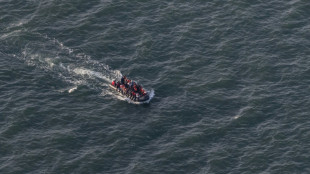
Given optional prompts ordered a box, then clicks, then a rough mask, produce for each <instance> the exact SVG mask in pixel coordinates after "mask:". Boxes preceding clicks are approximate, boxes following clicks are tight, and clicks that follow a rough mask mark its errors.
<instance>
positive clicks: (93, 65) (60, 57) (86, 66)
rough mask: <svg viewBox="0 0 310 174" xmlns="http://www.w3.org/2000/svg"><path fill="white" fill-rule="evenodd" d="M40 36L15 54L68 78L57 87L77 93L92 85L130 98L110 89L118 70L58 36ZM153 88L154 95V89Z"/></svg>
mask: <svg viewBox="0 0 310 174" xmlns="http://www.w3.org/2000/svg"><path fill="white" fill-rule="evenodd" d="M37 38H39V39H38V40H36V41H30V42H28V43H27V44H26V45H25V47H24V48H22V50H21V52H20V53H18V54H13V56H14V57H17V58H19V59H22V60H23V61H24V62H25V63H26V64H27V65H29V66H33V67H35V68H38V69H41V70H44V71H45V72H47V73H49V75H52V76H53V77H55V78H57V79H61V80H62V81H63V82H65V83H64V84H65V85H64V87H62V89H60V90H57V91H59V92H66V93H74V92H76V91H78V89H79V87H80V86H87V87H88V88H89V89H92V90H96V91H98V92H100V94H101V96H106V95H109V96H112V97H115V98H118V99H120V100H125V101H128V100H126V99H122V98H119V96H118V95H117V94H115V93H113V92H110V91H111V89H110V88H109V84H110V83H111V82H112V80H113V79H119V78H120V77H122V73H121V72H120V71H119V70H112V69H110V67H109V66H108V65H106V64H104V63H101V62H99V61H97V60H93V59H92V58H91V57H90V56H88V55H86V54H84V53H81V52H80V50H74V49H71V48H69V47H66V46H64V44H63V43H62V42H60V41H58V40H57V39H53V38H49V37H48V36H42V35H41V34H37ZM150 92H152V97H153V96H154V91H153V90H151V91H150ZM152 97H150V99H151V98H152ZM128 102H129V103H131V102H130V101H128Z"/></svg>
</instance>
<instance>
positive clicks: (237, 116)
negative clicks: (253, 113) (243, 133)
mask: <svg viewBox="0 0 310 174" xmlns="http://www.w3.org/2000/svg"><path fill="white" fill-rule="evenodd" d="M251 108H252V107H250V106H246V107H243V108H241V109H240V110H239V111H238V113H237V115H235V116H234V117H233V119H238V118H240V117H242V116H243V115H244V112H246V111H247V110H249V109H251Z"/></svg>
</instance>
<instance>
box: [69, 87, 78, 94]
mask: <svg viewBox="0 0 310 174" xmlns="http://www.w3.org/2000/svg"><path fill="white" fill-rule="evenodd" d="M76 89H77V86H75V87H73V88H71V89H69V90H68V93H72V92H74V91H75V90H76Z"/></svg>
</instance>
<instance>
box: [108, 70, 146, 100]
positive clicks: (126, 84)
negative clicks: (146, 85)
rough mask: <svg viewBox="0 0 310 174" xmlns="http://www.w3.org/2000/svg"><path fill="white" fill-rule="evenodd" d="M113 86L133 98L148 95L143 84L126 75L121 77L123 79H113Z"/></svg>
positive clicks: (137, 98) (136, 98)
mask: <svg viewBox="0 0 310 174" xmlns="http://www.w3.org/2000/svg"><path fill="white" fill-rule="evenodd" d="M112 86H114V87H116V89H117V90H118V91H119V92H121V93H122V94H124V95H126V96H128V97H129V98H130V99H132V100H135V101H136V100H139V98H140V97H142V96H145V95H147V94H146V92H145V91H144V89H143V88H142V86H141V85H139V84H137V83H136V82H134V81H132V80H130V79H128V78H127V77H126V76H123V77H122V78H121V81H117V82H116V81H115V80H113V81H112Z"/></svg>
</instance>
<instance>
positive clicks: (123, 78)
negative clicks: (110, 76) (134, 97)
mask: <svg viewBox="0 0 310 174" xmlns="http://www.w3.org/2000/svg"><path fill="white" fill-rule="evenodd" d="M125 78H126V77H125V76H124V77H122V78H121V84H125Z"/></svg>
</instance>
